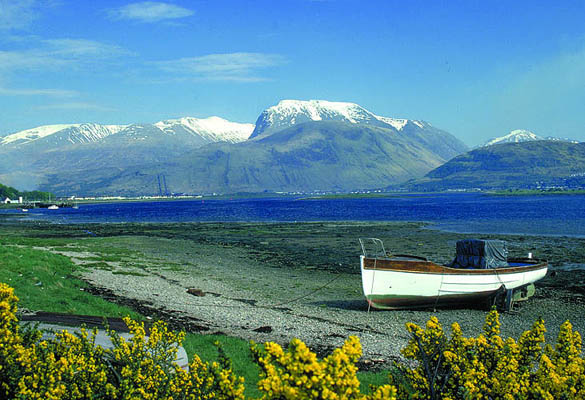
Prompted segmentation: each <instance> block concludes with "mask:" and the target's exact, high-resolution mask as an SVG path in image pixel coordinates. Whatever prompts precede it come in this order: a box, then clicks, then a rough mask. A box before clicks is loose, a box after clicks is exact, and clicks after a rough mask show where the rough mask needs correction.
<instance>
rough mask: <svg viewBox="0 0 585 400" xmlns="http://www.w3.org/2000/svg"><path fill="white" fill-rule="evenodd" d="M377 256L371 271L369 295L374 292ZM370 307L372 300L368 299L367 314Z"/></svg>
mask: <svg viewBox="0 0 585 400" xmlns="http://www.w3.org/2000/svg"><path fill="white" fill-rule="evenodd" d="M377 261H378V258H377V257H376V258H374V271H373V272H372V286H371V287H370V295H372V293H373V292H374V280H375V278H376V262H377ZM362 273H363V272H362ZM371 308H372V302H371V301H369V300H368V314H369V313H370V309H371Z"/></svg>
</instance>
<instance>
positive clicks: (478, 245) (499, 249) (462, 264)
mask: <svg viewBox="0 0 585 400" xmlns="http://www.w3.org/2000/svg"><path fill="white" fill-rule="evenodd" d="M507 266H508V249H507V248H506V242H504V241H503V240H478V239H465V240H459V241H458V242H457V252H456V255H455V260H453V262H452V263H451V265H450V267H452V268H479V269H486V268H502V267H507Z"/></svg>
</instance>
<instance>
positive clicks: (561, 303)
mask: <svg viewBox="0 0 585 400" xmlns="http://www.w3.org/2000/svg"><path fill="white" fill-rule="evenodd" d="M0 235H1V236H2V237H4V238H9V237H10V236H15V237H16V236H21V237H22V236H24V237H27V238H30V240H31V241H32V242H33V243H35V245H37V246H40V247H43V248H47V249H50V250H51V251H55V252H60V253H61V254H64V255H66V256H68V257H71V259H72V260H74V262H76V263H78V264H80V266H83V268H81V269H80V275H81V277H82V279H84V280H85V281H87V282H88V283H90V285H91V291H92V293H94V294H95V295H99V296H101V297H104V298H106V299H109V300H110V301H114V302H118V303H120V304H126V305H130V306H131V307H132V308H134V309H136V310H138V311H140V312H141V313H143V314H145V315H150V316H152V317H153V318H162V319H165V320H166V321H168V322H169V323H171V325H172V326H173V327H175V328H177V329H185V330H188V331H194V332H201V333H218V332H221V333H225V334H228V335H232V336H237V337H241V338H244V339H247V340H255V341H257V342H264V341H269V340H270V341H276V342H279V343H281V344H286V343H287V342H288V341H289V340H290V339H292V338H293V337H298V338H300V339H302V340H303V341H305V342H306V343H307V344H308V345H309V346H311V347H312V348H313V349H315V350H316V351H318V352H319V353H321V354H324V353H326V352H327V351H329V350H330V349H331V348H333V347H336V346H339V345H340V344H341V343H342V342H343V340H344V339H345V338H346V337H347V336H348V335H357V336H358V337H360V339H361V341H362V345H363V348H364V357H363V359H364V360H365V363H366V364H368V365H370V366H372V365H373V366H376V367H380V368H382V367H386V366H388V365H389V363H390V362H391V361H392V360H393V359H396V358H398V357H400V349H402V348H403V347H404V346H405V345H406V343H407V341H408V335H407V332H406V330H405V328H404V324H405V323H406V322H415V323H418V324H424V323H425V322H426V321H427V320H428V318H430V316H432V315H436V316H437V317H438V318H439V320H440V321H441V323H442V324H443V326H444V327H445V328H446V329H448V327H449V326H450V324H451V323H453V322H455V321H456V322H459V323H460V325H461V326H462V329H463V332H464V334H465V335H470V336H471V335H476V334H478V333H479V332H480V331H481V327H482V325H483V321H484V318H485V315H486V312H487V311H486V310H485V309H482V308H479V309H478V308H470V307H469V306H465V307H461V308H457V309H439V310H436V311H435V310H404V311H370V312H369V311H368V307H367V304H366V302H365V301H364V299H363V294H362V290H361V277H360V274H359V255H360V253H361V247H360V245H359V242H358V238H359V237H377V238H380V239H382V240H383V241H384V243H385V244H386V247H387V250H389V251H392V252H396V253H411V254H416V255H420V256H424V257H428V258H429V259H431V260H433V261H436V262H439V263H446V262H449V261H451V259H452V258H453V255H454V252H455V243H456V241H457V240H459V239H463V238H468V237H478V238H483V239H503V240H506V242H507V243H508V248H509V250H510V255H511V256H525V255H526V254H527V253H528V252H532V253H533V254H534V256H535V257H538V258H544V259H548V260H549V262H550V264H551V269H550V272H549V275H548V276H547V277H546V278H545V279H543V280H541V281H540V282H538V283H537V291H536V295H535V296H534V297H533V298H531V299H530V300H528V301H527V302H524V303H521V304H519V306H518V307H516V308H515V310H514V311H513V312H511V313H507V314H505V315H502V316H501V322H502V331H503V335H504V336H513V337H518V336H519V335H520V334H521V333H522V332H523V331H524V330H526V329H529V328H530V326H531V325H532V323H533V322H534V320H535V319H536V318H538V317H542V318H544V320H545V322H546V326H547V329H548V333H547V337H548V339H549V340H554V339H555V337H556V334H557V332H558V327H559V326H560V324H561V323H562V322H564V321H565V320H567V319H569V320H571V322H572V323H573V325H574V328H575V329H577V330H578V331H580V332H584V331H585V313H584V311H585V270H584V269H583V265H580V264H581V263H582V262H583V260H585V258H584V257H585V239H580V238H569V237H537V236H521V235H469V234H465V235H462V234H456V233H449V232H440V231H436V230H432V229H428V225H426V224H424V223H405V222H385V223H372V222H315V223H181V224H88V225H55V224H48V223H31V222H22V221H20V222H19V221H14V222H10V221H4V222H2V223H0ZM55 240H58V241H59V245H55ZM113 255H115V256H113Z"/></svg>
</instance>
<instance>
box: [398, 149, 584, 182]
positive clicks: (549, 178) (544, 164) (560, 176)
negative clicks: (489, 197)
mask: <svg viewBox="0 0 585 400" xmlns="http://www.w3.org/2000/svg"><path fill="white" fill-rule="evenodd" d="M547 186H548V187H551V186H565V187H570V188H575V187H583V186H585V143H569V142H562V141H548V140H540V141H530V142H521V143H503V144H497V145H492V146H488V147H482V148H479V149H476V150H473V151H470V152H468V153H465V154H462V155H460V156H457V157H455V158H454V159H452V160H451V161H449V162H447V163H445V164H443V165H441V166H440V167H438V168H436V169H434V170H432V171H431V172H429V173H428V174H427V175H426V176H425V177H424V178H423V179H418V180H414V181H411V182H409V184H408V188H409V189H411V190H449V189H472V188H482V189H509V188H538V187H547Z"/></svg>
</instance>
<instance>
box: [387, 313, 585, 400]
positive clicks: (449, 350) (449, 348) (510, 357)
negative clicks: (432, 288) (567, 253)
mask: <svg viewBox="0 0 585 400" xmlns="http://www.w3.org/2000/svg"><path fill="white" fill-rule="evenodd" d="M407 330H408V331H409V332H410V334H411V339H410V342H409V344H408V346H407V347H406V348H405V349H404V350H403V355H404V356H405V357H406V358H407V359H411V360H415V361H417V363H416V366H415V367H414V368H409V367H407V366H405V365H403V364H401V365H398V366H397V368H398V370H399V371H400V374H394V376H393V378H392V379H393V381H395V382H396V381H398V380H399V379H398V378H397V376H398V377H400V378H402V379H401V382H403V384H402V385H400V386H399V395H400V397H404V398H412V399H445V400H447V399H509V400H514V399H550V400H553V399H583V398H585V361H584V360H583V358H582V357H581V336H580V335H579V333H578V332H574V331H573V328H572V326H571V324H570V323H569V322H568V321H567V322H565V323H564V324H563V325H562V326H561V329H560V333H559V336H558V338H557V343H556V345H555V347H554V348H553V347H551V346H544V342H545V336H544V335H545V332H546V329H545V326H544V321H543V320H542V319H538V320H536V322H535V323H534V324H533V326H532V328H531V329H530V330H527V331H525V332H524V333H523V334H522V335H521V336H520V338H519V339H518V341H516V340H514V339H512V338H508V339H506V340H504V339H503V338H502V337H501V336H500V322H499V316H498V313H497V311H495V310H492V311H491V312H490V313H489V314H488V315H487V317H486V321H485V324H484V327H483V333H482V334H480V335H479V336H478V337H476V338H465V337H463V335H462V333H461V328H460V326H459V325H458V324H457V323H454V324H453V325H452V327H451V331H452V334H451V337H449V338H448V337H447V335H446V334H445V332H444V331H443V328H442V326H441V324H440V323H439V321H438V320H437V318H436V317H431V319H430V320H429V321H428V322H427V324H426V327H425V328H424V329H423V328H422V327H420V326H417V325H415V324H407ZM404 383H405V384H404Z"/></svg>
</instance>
